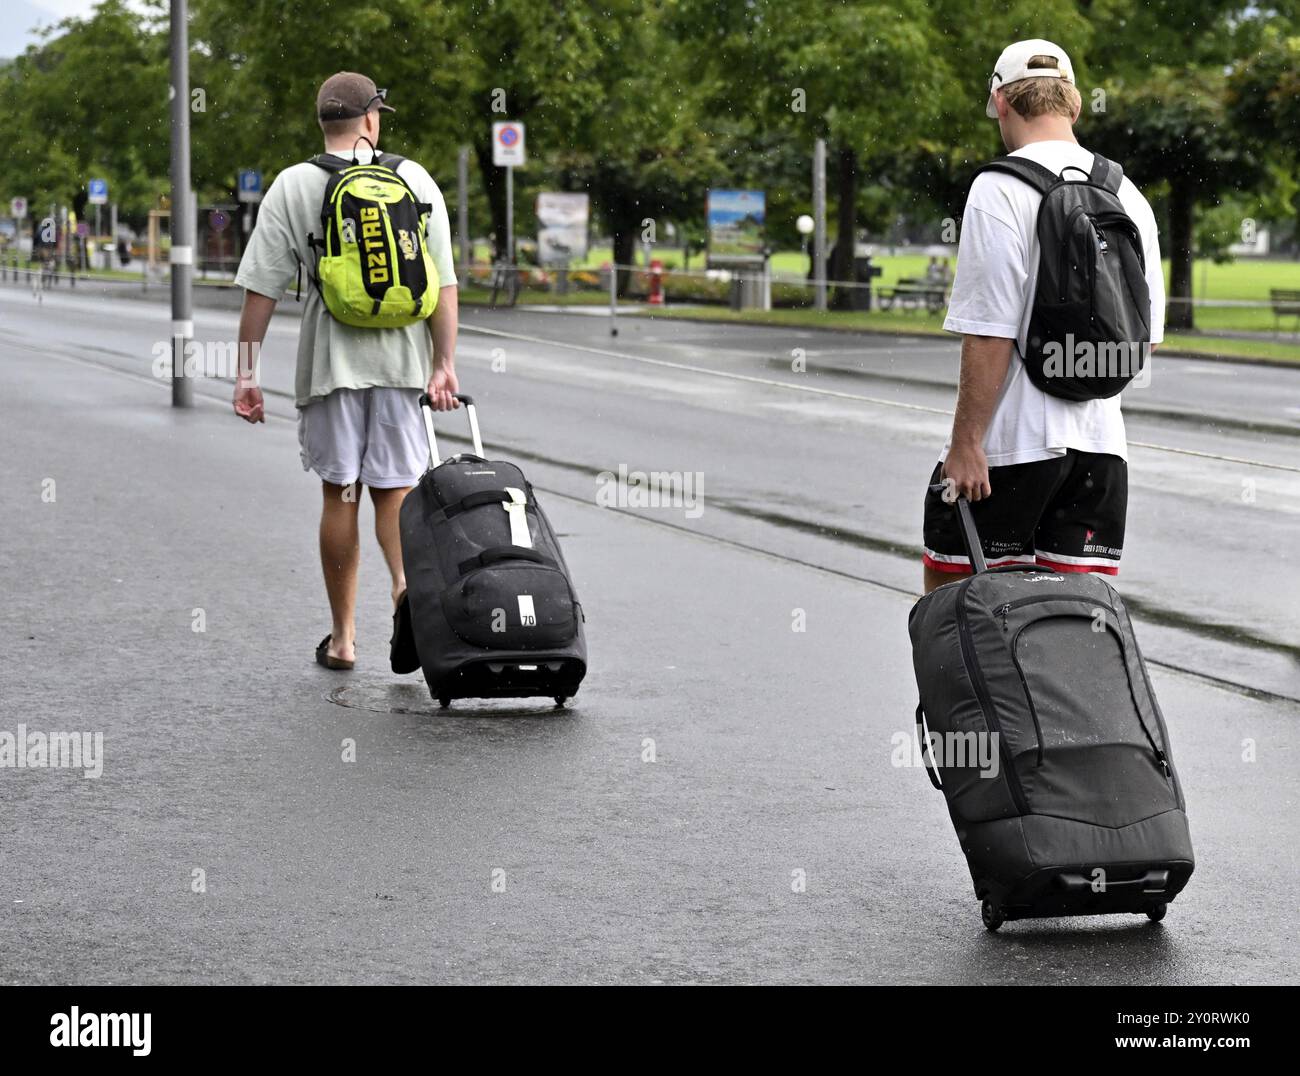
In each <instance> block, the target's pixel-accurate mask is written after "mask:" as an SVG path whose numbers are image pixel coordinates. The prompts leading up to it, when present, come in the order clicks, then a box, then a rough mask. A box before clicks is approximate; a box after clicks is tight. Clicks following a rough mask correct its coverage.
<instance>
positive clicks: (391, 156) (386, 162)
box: [375, 153, 406, 172]
mask: <svg viewBox="0 0 1300 1076" xmlns="http://www.w3.org/2000/svg"><path fill="white" fill-rule="evenodd" d="M404 160H406V158H405V157H403V156H401V155H400V154H397V153H381V154H379V155H378V156H377V157H375V164H382V165H383V166H384V167H385V168H391V169H392V170H393V171H394V172H396V171H397V166H398V165H399V164H401V163H402V162H403V161H404Z"/></svg>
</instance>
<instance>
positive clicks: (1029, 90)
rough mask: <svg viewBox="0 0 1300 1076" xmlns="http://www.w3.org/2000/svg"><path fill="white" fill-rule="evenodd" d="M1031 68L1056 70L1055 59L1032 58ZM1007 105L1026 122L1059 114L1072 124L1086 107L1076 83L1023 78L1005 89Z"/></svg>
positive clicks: (1030, 59)
mask: <svg viewBox="0 0 1300 1076" xmlns="http://www.w3.org/2000/svg"><path fill="white" fill-rule="evenodd" d="M1029 66H1030V67H1056V66H1057V62H1056V57H1055V56H1031V57H1030V58H1029ZM1002 96H1003V97H1005V98H1006V99H1007V104H1009V105H1010V106H1011V107H1012V108H1014V109H1015V110H1016V111H1017V112H1018V113H1020V115H1021V117H1023V118H1024V119H1027V120H1031V119H1033V118H1034V117H1035V116H1045V115H1047V114H1048V113H1056V114H1057V115H1061V116H1064V117H1065V118H1066V119H1068V120H1073V119H1074V116H1075V113H1076V112H1078V111H1079V109H1080V108H1081V107H1082V106H1083V99H1082V98H1081V97H1080V96H1079V91H1078V90H1077V89H1075V88H1074V83H1072V82H1070V81H1069V80H1068V79H1066V78H1064V77H1062V78H1022V79H1021V80H1020V81H1019V82H1013V83H1011V84H1010V85H1009V86H1004V87H1003V88H1002Z"/></svg>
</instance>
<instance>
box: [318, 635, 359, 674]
mask: <svg viewBox="0 0 1300 1076" xmlns="http://www.w3.org/2000/svg"><path fill="white" fill-rule="evenodd" d="M332 638H334V636H333V635H332V634H331V635H327V636H325V638H323V639H322V640H321V641H320V646H318V647H316V664H317V665H323V666H325V668H327V669H340V670H342V671H344V672H346V671H347V670H349V669H351V668H352V666H354V665H355V664H356V662H355V661H344V660H343V659H342V658H336V657H331V656H330V640H331V639H332Z"/></svg>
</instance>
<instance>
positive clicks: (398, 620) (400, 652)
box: [388, 591, 420, 673]
mask: <svg viewBox="0 0 1300 1076" xmlns="http://www.w3.org/2000/svg"><path fill="white" fill-rule="evenodd" d="M388 664H389V665H390V666H391V667H392V670H393V672H395V673H413V672H415V671H416V670H417V669H418V668H419V667H420V655H419V654H418V653H417V652H416V649H415V631H414V628H413V627H412V625H411V600H410V598H408V597H407V594H406V591H402V593H401V595H400V596H399V597H398V599H397V608H396V609H394V610H393V637H392V638H391V639H390V640H389V641H388Z"/></svg>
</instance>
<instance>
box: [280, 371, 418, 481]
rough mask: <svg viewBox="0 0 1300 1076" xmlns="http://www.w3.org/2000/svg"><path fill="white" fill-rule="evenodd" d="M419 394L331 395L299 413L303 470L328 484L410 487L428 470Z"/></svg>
mask: <svg viewBox="0 0 1300 1076" xmlns="http://www.w3.org/2000/svg"><path fill="white" fill-rule="evenodd" d="M420 391H421V390H420V389H395V388H369V389H335V390H334V391H333V392H331V393H330V394H329V395H328V396H326V397H325V398H324V399H320V400H313V401H312V402H311V403H309V404H308V405H307V406H306V407H303V408H301V409H299V411H298V447H299V449H300V452H301V455H302V469H303V470H304V471H315V472H316V473H317V474H318V475H320V477H321V478H322V479H323V480H324V481H326V482H332V483H333V484H334V485H336V486H350V485H351V484H352V483H353V482H355V481H356V480H357V479H358V478H360V479H361V484H362V485H365V486H373V487H374V488H376V489H400V488H402V487H404V486H413V485H415V483H416V482H417V481H419V478H420V475H422V474H424V472H425V470H426V469H427V468H428V466H429V444H428V441H427V439H426V438H425V434H424V425H423V419H421V417H420V404H419V399H420Z"/></svg>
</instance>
